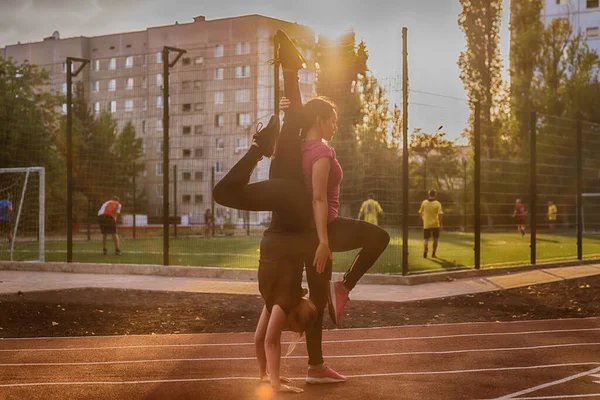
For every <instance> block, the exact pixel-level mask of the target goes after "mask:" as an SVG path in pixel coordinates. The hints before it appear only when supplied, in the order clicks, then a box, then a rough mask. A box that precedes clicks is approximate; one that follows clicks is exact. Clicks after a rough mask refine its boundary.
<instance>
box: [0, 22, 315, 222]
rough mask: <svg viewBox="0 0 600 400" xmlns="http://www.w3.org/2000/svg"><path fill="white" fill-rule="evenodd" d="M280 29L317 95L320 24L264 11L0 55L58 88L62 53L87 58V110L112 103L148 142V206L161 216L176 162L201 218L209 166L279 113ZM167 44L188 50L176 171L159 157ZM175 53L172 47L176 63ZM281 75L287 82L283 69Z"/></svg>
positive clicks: (177, 105)
mask: <svg viewBox="0 0 600 400" xmlns="http://www.w3.org/2000/svg"><path fill="white" fill-rule="evenodd" d="M277 29H283V30H284V31H285V32H286V33H288V35H289V36H290V37H292V38H295V39H298V42H299V43H301V45H300V46H301V51H303V53H304V55H305V56H306V58H307V60H308V62H309V67H308V68H307V69H305V70H303V71H300V87H301V91H302V94H303V97H304V98H305V99H307V98H308V97H310V96H312V95H314V93H315V72H314V71H315V70H314V59H313V54H312V48H313V46H314V43H315V34H314V31H312V30H311V29H310V28H308V27H306V26H302V25H298V24H296V23H291V22H286V21H282V20H277V19H273V18H268V17H265V16H261V15H246V16H240V17H233V18H224V19H215V20H206V18H205V17H203V16H199V17H196V18H194V19H193V22H190V23H175V24H173V25H167V26H160V27H151V28H148V29H146V30H143V31H138V32H126V33H117V34H111V35H104V36H95V37H73V38H66V39H61V38H60V37H59V34H58V33H57V32H55V34H53V35H52V36H50V37H48V38H45V39H44V40H43V41H40V42H35V43H25V44H21V43H19V44H16V45H9V46H6V47H5V48H4V49H3V50H1V49H0V55H3V56H4V57H7V58H8V57H12V58H13V59H15V60H16V61H17V62H23V61H25V60H28V61H29V62H30V63H32V64H37V65H40V66H41V67H43V68H45V69H46V70H48V71H49V72H50V75H51V81H52V89H53V90H56V91H58V92H62V93H66V64H65V60H66V58H67V57H78V58H84V59H89V60H90V65H89V66H87V67H85V68H84V69H83V70H82V72H81V74H80V76H78V77H77V78H75V79H74V81H81V82H82V84H83V88H84V94H85V97H86V100H87V102H88V104H89V107H90V109H91V110H93V111H94V112H95V113H100V111H101V110H109V111H110V112H111V113H112V115H113V117H114V118H115V119H116V120H117V121H118V124H119V127H120V128H122V127H123V126H124V125H125V124H126V123H128V122H131V123H132V124H133V125H134V127H135V129H136V135H137V137H139V138H141V139H142V140H143V144H144V145H143V147H144V161H145V171H143V176H141V177H140V178H139V179H138V181H140V188H139V191H140V192H141V191H142V190H143V193H144V196H145V199H146V202H147V204H148V206H147V210H146V213H147V214H148V215H149V216H150V217H153V216H154V217H157V216H160V215H162V203H163V198H162V195H163V187H162V179H163V177H162V174H164V173H167V172H168V173H170V174H173V166H174V165H176V166H177V176H176V184H177V198H176V199H174V200H175V201H176V203H177V204H176V205H177V212H178V214H179V215H183V216H187V217H188V218H190V219H192V220H198V219H199V218H201V217H200V216H201V215H202V214H203V213H204V210H205V209H207V208H210V207H211V176H212V173H213V170H214V177H215V182H218V181H219V179H220V178H221V177H222V176H223V175H224V174H225V173H226V171H228V170H229V168H231V166H233V164H235V162H237V160H238V159H239V158H240V157H241V156H242V154H243V153H244V152H245V150H246V149H247V148H248V146H249V145H250V144H251V141H252V135H253V134H254V133H255V129H256V125H257V124H258V123H259V122H262V123H264V124H266V123H267V121H268V119H269V117H270V116H271V115H272V113H273V110H274V104H275V97H276V96H275V93H274V86H275V78H274V76H273V73H274V68H273V67H272V66H271V65H269V63H268V61H269V60H270V59H272V58H273V57H274V49H273V36H274V34H275V32H276V31H277ZM164 46H171V47H175V48H179V49H183V50H186V51H187V52H186V53H185V54H184V55H183V56H182V57H181V58H180V60H179V61H178V63H177V64H176V65H175V66H174V67H173V68H171V69H170V73H169V81H170V82H169V83H170V84H169V89H170V99H169V107H170V125H169V147H170V149H169V153H170V154H169V155H170V160H171V162H170V163H171V171H165V170H164V168H163V164H162V158H163V155H162V143H163V142H162V141H163V133H164V127H163V119H162V118H163V107H164V104H165V101H166V99H164V98H163V85H164V80H165V79H164V78H165V77H164V76H163V67H164V63H165V62H166V61H167V60H163V59H162V54H161V50H162V49H163V47H164ZM174 57H175V54H174V53H172V55H171V59H170V61H173V60H174ZM279 79H280V88H283V81H282V76H281V75H280V77H279ZM281 93H282V89H281V91H280V95H281ZM277 99H278V98H277ZM277 101H278V100H277ZM63 109H64V110H66V105H64V106H63ZM268 166H269V161H268V160H263V161H261V163H259V166H258V168H257V171H256V172H255V175H254V176H253V179H266V178H267V176H268ZM171 176H173V175H171ZM172 181H173V179H172ZM170 193H171V196H172V195H173V189H172V188H171V190H170ZM173 205H174V204H173V200H171V206H172V207H173ZM225 213H227V214H229V215H231V217H232V221H233V222H234V223H236V222H240V221H241V220H243V219H244V217H245V213H243V212H238V211H236V210H225V209H224V208H222V207H220V206H218V205H216V214H217V215H219V214H221V215H222V214H225ZM267 217H268V213H253V214H252V220H251V221H250V222H251V223H256V222H258V221H259V220H261V219H265V218H267Z"/></svg>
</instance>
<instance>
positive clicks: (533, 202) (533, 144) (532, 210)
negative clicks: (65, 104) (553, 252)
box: [529, 111, 537, 264]
mask: <svg viewBox="0 0 600 400" xmlns="http://www.w3.org/2000/svg"><path fill="white" fill-rule="evenodd" d="M530 118H531V120H530V127H529V158H530V160H529V163H530V170H529V179H530V181H529V182H530V188H529V196H530V204H529V215H530V216H531V218H530V220H529V221H530V223H531V238H530V247H531V253H530V256H529V257H530V263H531V264H535V263H536V247H537V243H536V239H537V223H536V220H537V218H536V216H537V210H536V208H537V182H536V179H537V165H536V164H537V129H536V128H537V115H536V112H535V111H532V112H531V116H530Z"/></svg>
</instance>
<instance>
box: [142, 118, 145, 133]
mask: <svg viewBox="0 0 600 400" xmlns="http://www.w3.org/2000/svg"><path fill="white" fill-rule="evenodd" d="M142 133H146V120H142Z"/></svg>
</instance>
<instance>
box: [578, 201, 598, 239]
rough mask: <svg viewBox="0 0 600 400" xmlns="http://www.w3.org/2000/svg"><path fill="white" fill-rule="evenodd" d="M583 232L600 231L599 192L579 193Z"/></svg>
mask: <svg viewBox="0 0 600 400" xmlns="http://www.w3.org/2000/svg"><path fill="white" fill-rule="evenodd" d="M581 217H582V218H581V220H582V221H583V224H582V230H583V233H586V234H591V233H600V193H582V194H581Z"/></svg>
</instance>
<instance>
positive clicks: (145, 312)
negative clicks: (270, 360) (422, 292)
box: [0, 276, 600, 338]
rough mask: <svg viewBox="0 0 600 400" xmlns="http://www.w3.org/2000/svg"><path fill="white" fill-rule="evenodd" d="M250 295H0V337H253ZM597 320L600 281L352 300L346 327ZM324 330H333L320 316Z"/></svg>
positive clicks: (256, 307)
mask: <svg viewBox="0 0 600 400" xmlns="http://www.w3.org/2000/svg"><path fill="white" fill-rule="evenodd" d="M262 305H263V302H262V299H261V298H260V297H258V296H253V295H252V296H250V295H225V294H203V293H172V292H153V291H138V290H117V289H75V290H60V291H47V292H35V293H20V292H19V293H15V294H5V295H0V337H1V338H8V337H40V336H86V335H133V334H143V335H146V334H152V333H155V334H178V333H200V332H251V331H253V330H254V328H255V326H256V322H257V321H258V317H259V314H260V311H261V309H262ZM599 316H600V276H595V277H587V278H582V279H575V280H569V281H561V282H557V283H550V284H544V285H537V286H529V287H524V288H518V289H511V290H506V291H498V292H491V293H482V294H475V295H464V296H457V297H449V298H443V299H435V300H424V301H415V302H407V303H391V302H371V301H350V302H349V303H348V306H347V308H346V311H345V315H344V317H343V320H342V323H343V327H345V328H359V327H374V326H398V325H418V324H438V323H456V322H483V321H519V320H534V319H555V318H581V317H599ZM324 327H325V328H326V329H332V328H334V326H333V324H332V323H331V321H330V320H329V317H328V315H326V316H325V323H324Z"/></svg>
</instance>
